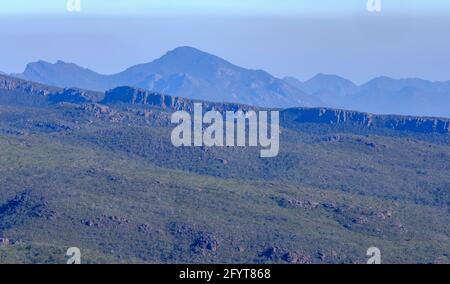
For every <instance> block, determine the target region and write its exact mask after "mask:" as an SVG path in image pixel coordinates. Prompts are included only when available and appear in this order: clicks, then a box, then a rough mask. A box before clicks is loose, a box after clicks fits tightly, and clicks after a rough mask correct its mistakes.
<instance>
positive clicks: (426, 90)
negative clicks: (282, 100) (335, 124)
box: [284, 74, 450, 117]
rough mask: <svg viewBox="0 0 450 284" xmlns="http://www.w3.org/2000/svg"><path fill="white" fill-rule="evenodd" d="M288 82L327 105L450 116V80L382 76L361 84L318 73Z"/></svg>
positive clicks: (374, 110)
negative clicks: (302, 79) (437, 80)
mask: <svg viewBox="0 0 450 284" xmlns="http://www.w3.org/2000/svg"><path fill="white" fill-rule="evenodd" d="M284 80H285V81H286V82H287V83H289V84H291V85H292V86H295V87H296V88H298V89H299V90H302V91H303V92H305V93H307V94H309V95H311V96H313V97H314V98H316V99H319V100H320V101H321V102H322V103H324V105H325V106H327V107H332V108H344V109H353V110H359V111H366V112H374V113H381V114H405V115H420V116H442V117H450V108H449V107H448V106H450V81H447V82H431V81H426V80H422V79H399V80H396V79H392V78H389V77H378V78H375V79H373V80H370V81H369V82H367V83H365V84H363V85H360V86H357V85H355V84H354V83H353V82H351V81H350V80H347V79H345V78H342V77H339V76H335V75H326V74H318V75H316V76H314V77H313V78H311V79H310V80H308V81H305V82H300V81H299V80H297V79H295V78H292V77H287V78H285V79H284Z"/></svg>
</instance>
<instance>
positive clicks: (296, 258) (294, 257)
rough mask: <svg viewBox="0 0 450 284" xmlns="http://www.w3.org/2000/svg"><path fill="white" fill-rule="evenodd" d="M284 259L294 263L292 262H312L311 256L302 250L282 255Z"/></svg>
mask: <svg viewBox="0 0 450 284" xmlns="http://www.w3.org/2000/svg"><path fill="white" fill-rule="evenodd" d="M281 259H282V260H284V261H286V262H288V263H292V264H310V263H312V261H311V258H310V257H309V256H308V255H306V254H304V253H301V252H296V251H294V252H287V253H285V254H284V255H283V256H282V257H281Z"/></svg>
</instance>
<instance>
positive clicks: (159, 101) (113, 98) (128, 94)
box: [100, 87, 256, 112]
mask: <svg viewBox="0 0 450 284" xmlns="http://www.w3.org/2000/svg"><path fill="white" fill-rule="evenodd" d="M195 102H196V101H194V100H190V99H185V98H181V97H173V96H169V95H165V94H161V93H155V92H150V91H147V90H143V89H138V88H132V87H118V88H115V89H112V90H109V91H107V92H106V93H105V98H104V99H103V100H102V101H101V102H100V103H102V104H120V103H122V104H134V105H145V106H151V107H158V108H161V109H164V110H169V111H178V110H184V111H187V112H193V111H194V103H195ZM201 103H202V106H203V110H204V111H208V110H211V109H215V110H217V111H219V112H225V111H237V110H242V111H248V110H251V109H256V107H252V106H247V105H240V104H232V103H212V102H203V101H202V102H201Z"/></svg>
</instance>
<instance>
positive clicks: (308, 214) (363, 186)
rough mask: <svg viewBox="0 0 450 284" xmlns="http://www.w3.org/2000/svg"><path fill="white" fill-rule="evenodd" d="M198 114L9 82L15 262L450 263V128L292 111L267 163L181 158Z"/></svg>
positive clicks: (213, 151)
mask: <svg viewBox="0 0 450 284" xmlns="http://www.w3.org/2000/svg"><path fill="white" fill-rule="evenodd" d="M192 103H193V101H191V100H189V99H184V98H181V97H172V96H168V95H164V94H160V93H152V92H149V91H145V90H140V89H134V88H130V87H121V88H117V89H113V90H111V91H108V92H106V94H103V93H98V92H91V91H86V90H81V89H62V88H57V87H49V86H45V85H41V84H37V83H31V82H28V81H24V80H19V79H14V78H11V77H8V76H1V75H0V176H1V178H0V189H1V190H0V262H3V263H5V262H8V263H65V261H66V259H67V257H66V256H65V253H66V251H67V249H68V248H69V247H73V246H75V247H79V248H80V249H81V253H82V262H84V263H98V262H112V263H130V262H132V263H143V262H144V263H179V262H183V263H184V262H189V263H198V262H206V263H223V262H225V263H237V262H245V263H273V262H275V263H364V262H365V261H366V259H367V256H366V250H367V249H368V248H369V247H372V246H376V247H378V248H380V249H381V253H382V261H383V262H385V263H401V262H408V263H450V174H449V173H450V129H449V120H448V119H443V118H432V117H429V118H427V117H407V116H392V115H391V116H383V115H374V114H368V113H360V112H353V111H345V110H335V109H326V108H315V109H308V108H291V109H284V110H280V111H281V124H282V129H281V136H280V144H281V145H280V154H279V155H278V156H277V157H276V158H270V159H262V158H260V157H259V150H258V149H256V148H251V147H242V148H237V147H236V148H234V147H233V148H204V147H189V148H175V147H173V146H172V144H171V142H170V132H171V130H172V128H173V125H171V124H170V115H171V113H172V112H173V111H174V110H178V109H185V110H188V111H189V110H191V107H192ZM205 106H207V107H206V108H215V109H218V110H222V111H224V110H229V109H233V110H236V109H244V110H246V109H250V108H253V107H250V106H244V105H237V104H222V103H206V102H205Z"/></svg>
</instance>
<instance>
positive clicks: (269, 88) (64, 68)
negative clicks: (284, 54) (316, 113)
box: [14, 47, 318, 107]
mask: <svg viewBox="0 0 450 284" xmlns="http://www.w3.org/2000/svg"><path fill="white" fill-rule="evenodd" d="M14 76H16V77H19V78H22V79H26V80H30V81H35V82H40V83H45V84H48V85H52V86H59V87H78V88H83V89H89V90H98V91H105V90H107V89H110V88H114V87H117V86H123V85H126V86H133V87H139V88H143V89H147V90H151V91H154V92H163V93H168V94H171V95H175V96H183V97H187V98H191V99H200V100H208V101H216V102H234V103H244V104H251V105H259V106H268V107H285V106H288V105H299V106H313V105H317V103H318V102H317V101H316V100H315V99H314V98H312V97H309V96H307V95H305V94H304V93H302V92H301V91H300V90H298V89H296V88H295V87H293V86H291V85H289V84H287V83H286V82H284V81H283V80H281V79H278V78H275V77H274V76H272V75H270V74H269V73H267V72H265V71H262V70H249V69H245V68H242V67H239V66H236V65H233V64H231V63H229V62H227V61H225V60H223V59H221V58H219V57H217V56H214V55H211V54H208V53H205V52H202V51H200V50H197V49H195V48H191V47H179V48H176V49H174V50H172V51H169V52H167V53H166V54H165V55H164V56H162V57H161V58H159V59H156V60H154V61H152V62H150V63H146V64H140V65H136V66H133V67H130V68H128V69H127V70H125V71H123V72H120V73H118V74H115V75H101V74H98V73H96V72H94V71H91V70H89V69H85V68H82V67H79V66H77V65H75V64H73V63H65V62H62V61H58V62H56V63H55V64H51V63H48V62H44V61H38V62H35V63H30V64H28V65H27V67H26V69H25V71H24V72H23V73H22V74H15V75H14Z"/></svg>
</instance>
